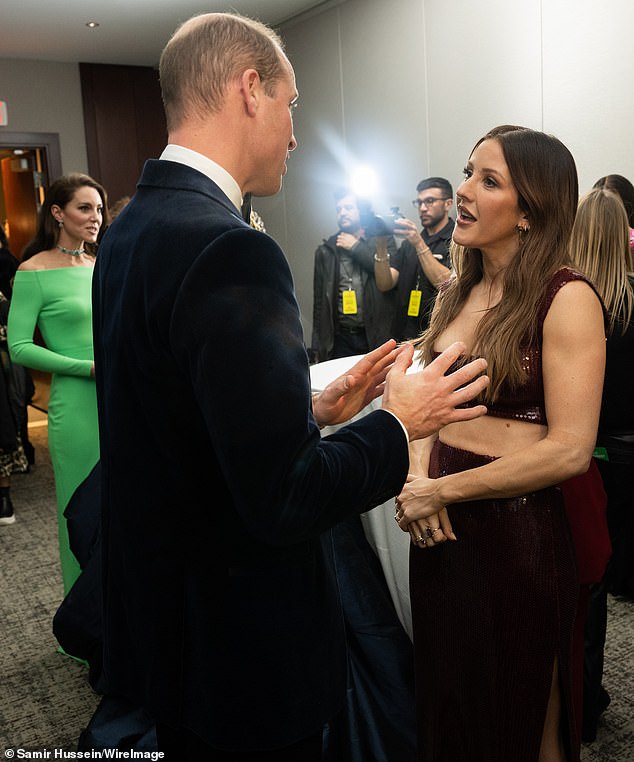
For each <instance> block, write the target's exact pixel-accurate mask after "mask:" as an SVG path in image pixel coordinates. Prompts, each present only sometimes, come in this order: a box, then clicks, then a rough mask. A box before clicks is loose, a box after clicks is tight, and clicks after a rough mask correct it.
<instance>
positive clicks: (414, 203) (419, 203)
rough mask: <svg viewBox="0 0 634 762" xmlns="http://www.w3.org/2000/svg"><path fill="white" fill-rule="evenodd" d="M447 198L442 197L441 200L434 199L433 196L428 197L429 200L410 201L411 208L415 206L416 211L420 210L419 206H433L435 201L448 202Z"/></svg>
mask: <svg viewBox="0 0 634 762" xmlns="http://www.w3.org/2000/svg"><path fill="white" fill-rule="evenodd" d="M448 200H449V196H442V197H441V198H434V197H433V196H430V197H429V198H415V199H414V200H413V201H412V206H415V207H416V208H417V209H420V208H421V206H433V205H434V204H435V203H436V201H448Z"/></svg>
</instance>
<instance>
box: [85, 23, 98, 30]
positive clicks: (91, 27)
mask: <svg viewBox="0 0 634 762" xmlns="http://www.w3.org/2000/svg"><path fill="white" fill-rule="evenodd" d="M86 26H87V27H88V29H96V28H97V27H98V26H99V22H98V21H87V22H86Z"/></svg>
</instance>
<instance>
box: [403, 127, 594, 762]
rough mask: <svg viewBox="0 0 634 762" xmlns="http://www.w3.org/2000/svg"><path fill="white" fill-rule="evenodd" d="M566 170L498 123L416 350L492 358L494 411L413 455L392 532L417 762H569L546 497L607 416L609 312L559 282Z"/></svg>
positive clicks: (551, 150)
mask: <svg viewBox="0 0 634 762" xmlns="http://www.w3.org/2000/svg"><path fill="white" fill-rule="evenodd" d="M577 196H578V185H577V173H576V168H575V164H574V160H573V158H572V156H571V155H570V152H569V151H568V149H567V148H566V147H565V146H564V145H563V144H562V143H561V142H560V141H559V140H557V139H556V138H553V137H552V136H548V135H545V134H544V133H541V132H536V131H533V130H528V129H526V128H521V127H514V126H503V127H498V128H496V129H494V130H492V131H491V132H489V133H488V134H487V135H486V136H485V137H484V138H482V140H480V141H479V142H478V143H477V144H476V146H475V148H474V149H473V151H472V153H471V155H470V157H469V161H468V162H467V166H466V168H465V179H464V181H463V183H462V184H461V185H460V187H459V188H458V191H457V207H458V217H457V221H456V229H455V231H454V244H455V247H454V248H455V251H454V252H453V253H452V261H453V263H454V270H455V273H454V275H453V276H452V278H451V279H450V280H449V281H448V283H447V284H445V286H444V288H442V289H441V293H440V295H439V298H438V300H437V303H436V307H435V309H434V314H433V318H432V322H431V324H430V327H429V329H428V331H426V332H425V333H424V334H423V335H422V337H421V339H420V341H419V342H418V347H419V348H420V349H421V350H422V355H423V358H424V359H425V361H429V360H430V359H431V358H432V357H433V356H434V355H435V354H436V353H437V352H439V351H441V350H442V349H443V348H444V347H446V346H447V345H448V344H450V343H451V342H453V341H455V340H458V339H459V340H461V341H464V342H465V344H466V345H467V348H468V354H470V355H481V356H483V357H485V358H486V359H487V361H488V371H487V373H488V374H489V376H490V378H491V384H490V386H489V388H488V389H487V392H486V396H485V402H486V404H487V407H488V414H487V415H486V416H484V417H482V418H480V419H478V420H474V421H469V422H465V423H457V424H451V425H450V426H447V427H446V428H444V429H442V430H441V431H440V433H439V435H438V437H436V438H434V439H433V440H425V442H423V443H421V444H419V445H417V446H416V447H415V448H413V449H412V453H411V458H412V461H411V467H410V468H411V471H412V475H411V477H410V479H409V480H408V483H407V485H406V486H405V488H404V489H403V492H402V493H401V495H400V496H399V497H398V500H397V520H399V524H400V526H401V528H402V529H404V530H405V531H409V532H410V535H411V538H412V548H411V555H410V592H411V601H412V619H413V625H414V644H415V651H416V682H417V689H416V690H417V723H418V735H419V755H420V759H421V760H424V761H425V762H564V761H565V762H572V761H573V760H574V761H576V760H578V759H579V739H578V734H577V732H576V729H575V717H574V709H573V703H572V679H571V641H572V632H573V622H574V616H575V609H576V603H577V594H578V578H577V568H576V562H575V557H574V550H573V546H572V540H571V534H570V529H569V526H568V523H567V521H566V516H565V513H564V508H563V501H562V497H561V492H560V490H559V489H558V487H557V486H556V485H558V484H559V483H560V482H562V481H564V480H566V479H568V478H570V477H572V476H574V475H576V474H581V473H583V472H585V471H586V470H587V469H588V464H589V462H590V459H591V457H592V452H593V448H594V443H595V437H596V432H597V421H598V416H599V409H600V405H601V388H602V381H603V370H604V363H605V333H604V323H603V312H602V306H601V302H600V300H599V298H598V296H597V295H596V293H595V291H594V289H593V288H592V286H590V284H589V283H588V281H587V280H586V279H585V278H584V276H582V275H581V274H580V273H578V272H576V271H575V270H573V269H571V268H570V267H569V260H568V255H567V242H568V238H569V235H570V230H571V227H572V223H573V220H574V216H575V210H576V206H577Z"/></svg>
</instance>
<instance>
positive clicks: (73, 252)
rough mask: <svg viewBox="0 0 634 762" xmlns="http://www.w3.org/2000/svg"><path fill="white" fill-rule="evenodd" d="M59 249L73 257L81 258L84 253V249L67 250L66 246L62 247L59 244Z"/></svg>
mask: <svg viewBox="0 0 634 762" xmlns="http://www.w3.org/2000/svg"><path fill="white" fill-rule="evenodd" d="M57 248H58V249H59V250H60V251H63V252H64V254H70V255H71V257H79V256H80V255H81V254H83V253H84V250H83V249H67V248H66V247H65V246H60V245H59V244H57Z"/></svg>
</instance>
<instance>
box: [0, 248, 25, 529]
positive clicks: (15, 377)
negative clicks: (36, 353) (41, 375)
mask: <svg viewBox="0 0 634 762" xmlns="http://www.w3.org/2000/svg"><path fill="white" fill-rule="evenodd" d="M16 264H17V263H16ZM8 314H9V301H8V299H6V298H5V296H4V294H3V293H2V292H0V526H5V525H7V524H13V523H14V522H15V512H14V509H13V503H12V501H11V475H12V474H14V473H26V472H27V471H28V470H29V462H28V460H27V457H26V455H25V452H24V447H23V445H22V436H21V429H22V427H23V418H24V414H25V410H26V374H25V372H24V368H22V367H21V366H19V365H15V364H14V363H12V362H11V358H10V357H9V350H8V347H7V317H8Z"/></svg>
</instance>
